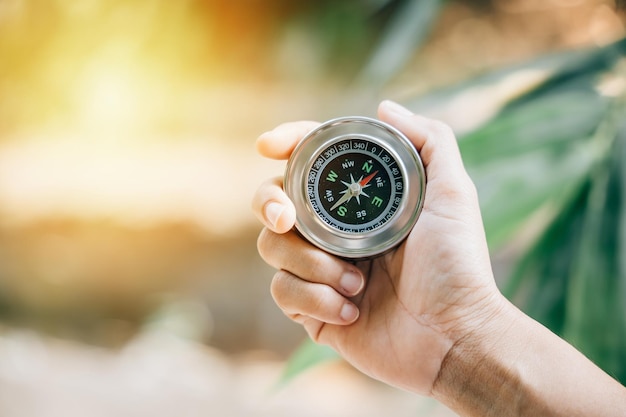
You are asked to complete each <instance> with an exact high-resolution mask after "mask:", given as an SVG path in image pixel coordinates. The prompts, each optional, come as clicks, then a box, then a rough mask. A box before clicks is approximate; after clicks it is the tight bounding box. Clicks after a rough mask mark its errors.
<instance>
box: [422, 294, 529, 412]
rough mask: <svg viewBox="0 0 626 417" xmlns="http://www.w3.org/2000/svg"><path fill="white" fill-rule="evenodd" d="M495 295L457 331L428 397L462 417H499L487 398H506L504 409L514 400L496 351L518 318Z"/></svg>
mask: <svg viewBox="0 0 626 417" xmlns="http://www.w3.org/2000/svg"><path fill="white" fill-rule="evenodd" d="M498 295H499V297H495V296H494V297H493V299H492V300H490V302H489V303H487V305H486V306H484V307H483V308H482V310H481V311H480V312H479V313H477V314H474V315H473V317H471V318H469V319H468V320H467V321H466V323H465V324H464V325H463V327H462V328H461V329H459V330H458V331H457V333H456V339H455V342H454V343H453V345H452V347H451V348H450V349H449V351H448V353H447V354H446V356H445V358H444V360H443V361H442V363H441V368H440V370H439V374H438V375H437V379H436V380H435V383H434V384H433V390H432V396H433V397H434V398H436V399H437V400H439V401H440V402H442V403H444V404H446V405H447V406H449V407H450V408H451V409H453V410H455V411H457V412H460V413H461V414H462V415H468V416H474V415H476V416H491V415H494V416H502V415H505V414H504V413H500V410H498V409H496V408H495V407H494V405H495V403H494V402H492V401H491V398H493V397H497V398H500V399H502V398H507V399H508V400H507V401H505V404H507V406H508V407H515V405H514V404H513V403H512V402H514V401H516V400H517V399H518V395H517V392H516V391H517V386H518V384H517V381H516V380H515V378H514V377H513V376H512V375H511V374H510V370H509V368H508V366H507V359H506V358H502V357H501V356H500V354H501V353H502V351H499V349H500V347H501V346H502V345H503V344H508V342H507V340H508V338H509V332H511V329H514V328H515V327H516V322H517V321H518V320H519V317H518V316H517V313H516V309H515V308H514V307H513V306H512V305H510V303H509V302H508V301H507V300H506V299H505V298H504V297H503V296H502V295H500V293H498ZM508 353H511V352H510V351H508Z"/></svg>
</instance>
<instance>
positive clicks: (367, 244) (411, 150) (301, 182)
mask: <svg viewBox="0 0 626 417" xmlns="http://www.w3.org/2000/svg"><path fill="white" fill-rule="evenodd" d="M345 139H361V140H366V141H369V142H373V143H376V144H378V145H379V146H382V147H383V148H385V149H386V150H387V151H388V152H389V153H390V154H391V155H392V156H393V157H394V158H395V159H396V161H397V163H398V167H399V168H400V171H401V174H402V177H403V181H404V183H405V185H404V189H403V191H402V201H401V203H400V206H399V207H398V209H397V210H396V212H395V213H394V215H393V216H392V217H391V219H389V220H388V221H387V222H386V223H384V224H383V225H382V226H380V227H379V228H376V229H374V230H371V231H367V232H363V233H348V232H343V231H340V230H338V229H336V228H334V227H332V226H331V225H329V224H327V223H326V222H324V221H323V220H322V219H321V218H320V217H319V216H318V215H317V213H315V211H314V209H313V208H312V207H311V204H310V203H309V200H308V195H307V181H308V173H309V171H310V170H311V168H312V167H313V163H314V161H315V160H316V159H317V158H318V157H319V155H320V152H321V151H322V150H324V149H326V148H327V147H328V146H330V145H332V144H334V143H336V142H340V141H342V140H345ZM284 188H285V192H286V193H287V195H288V197H289V198H290V199H291V200H292V202H293V204H294V205H295V208H296V229H297V230H298V232H299V233H300V234H301V235H302V236H303V237H304V238H305V239H307V240H308V241H310V242H311V243H313V244H314V245H315V246H317V247H319V248H320V249H322V250H324V251H326V252H329V253H331V254H334V255H337V256H339V257H343V258H348V259H354V260H357V259H366V258H372V257H375V256H379V255H382V254H384V253H385V252H387V251H389V250H391V249H393V248H394V247H395V246H397V245H398V244H400V243H401V242H402V241H403V240H404V239H405V238H406V237H407V235H408V234H409V233H410V231H411V230H412V228H413V226H414V225H415V222H416V221H417V219H418V217H419V215H420V212H421V210H422V206H423V203H424V195H425V191H426V174H425V170H424V166H423V164H422V161H421V158H420V156H419V154H418V152H417V150H416V149H415V147H414V146H413V144H412V143H411V142H410V141H409V139H408V138H406V136H404V134H402V133H401V132H400V131H398V130H397V129H395V128H394V127H392V126H390V125H388V124H386V123H384V122H381V121H379V120H376V119H372V118H368V117H360V116H353V117H342V118H338V119H333V120H329V121H327V122H325V123H323V124H322V125H320V126H318V127H317V128H315V129H313V130H312V131H311V132H309V133H308V134H307V135H306V136H304V137H303V138H302V140H301V141H300V142H299V143H298V145H297V146H296V148H295V149H294V151H293V153H292V155H291V157H290V159H289V161H288V163H287V168H286V170H285V177H284ZM316 191H317V190H316Z"/></svg>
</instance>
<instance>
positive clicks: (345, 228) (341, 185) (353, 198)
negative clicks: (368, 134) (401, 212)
mask: <svg viewBox="0 0 626 417" xmlns="http://www.w3.org/2000/svg"><path fill="white" fill-rule="evenodd" d="M403 189H404V179H403V177H402V171H401V170H400V168H399V166H398V163H397V161H396V159H395V158H394V156H393V155H392V154H391V153H390V152H389V151H388V150H387V149H385V147H383V146H381V145H380V144H378V143H377V142H374V141H370V140H366V139H362V138H355V139H344V140H341V141H339V142H336V143H332V144H331V145H329V146H327V147H326V148H323V149H322V150H321V152H319V154H318V155H317V157H316V158H315V159H314V162H313V165H312V166H311V168H310V170H309V172H308V181H307V195H308V199H309V203H310V204H311V207H312V208H313V210H314V211H315V213H316V214H317V215H318V216H319V218H320V219H321V220H322V221H323V222H325V223H326V224H328V225H330V226H331V227H333V228H335V229H337V230H339V231H342V232H347V233H363V232H369V231H372V230H375V229H378V228H380V227H382V226H383V225H384V224H385V223H387V222H388V221H389V220H391V219H392V218H393V216H394V214H395V213H396V211H397V210H398V208H399V206H400V203H401V201H402V195H403Z"/></svg>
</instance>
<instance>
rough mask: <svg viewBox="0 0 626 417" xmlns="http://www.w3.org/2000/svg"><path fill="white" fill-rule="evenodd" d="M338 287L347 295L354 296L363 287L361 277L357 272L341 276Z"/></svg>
mask: <svg viewBox="0 0 626 417" xmlns="http://www.w3.org/2000/svg"><path fill="white" fill-rule="evenodd" d="M339 285H341V288H343V290H344V292H345V293H346V294H347V295H356V294H358V292H359V290H360V289H361V287H362V286H363V277H362V276H361V275H360V274H359V273H357V272H353V271H350V272H346V273H344V274H343V275H342V276H341V279H340V280H339Z"/></svg>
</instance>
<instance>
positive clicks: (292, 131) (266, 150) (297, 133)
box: [256, 121, 320, 159]
mask: <svg viewBox="0 0 626 417" xmlns="http://www.w3.org/2000/svg"><path fill="white" fill-rule="evenodd" d="M319 125H320V124H319V123H318V122H311V121H300V122H289V123H283V124H281V125H279V126H278V127H276V128H275V129H274V130H270V131H269V132H265V133H263V134H262V135H261V136H259V138H258V139H257V141H256V148H257V151H258V152H259V153H260V154H261V155H263V156H265V157H267V158H272V159H289V156H290V155H291V152H293V149H294V148H295V147H296V145H297V144H298V142H300V140H301V139H302V138H303V137H304V135H306V134H307V133H309V132H310V131H311V130H313V129H315V128H316V127H317V126H319Z"/></svg>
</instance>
